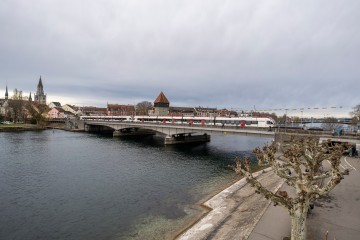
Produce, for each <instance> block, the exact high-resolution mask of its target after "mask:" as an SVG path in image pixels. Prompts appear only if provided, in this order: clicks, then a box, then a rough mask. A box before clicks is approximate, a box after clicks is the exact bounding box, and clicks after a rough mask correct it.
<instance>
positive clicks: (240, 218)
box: [175, 168, 283, 240]
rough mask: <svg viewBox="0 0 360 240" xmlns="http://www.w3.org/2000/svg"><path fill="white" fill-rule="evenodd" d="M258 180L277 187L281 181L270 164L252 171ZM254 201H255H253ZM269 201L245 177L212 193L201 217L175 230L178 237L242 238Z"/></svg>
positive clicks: (251, 228) (275, 188)
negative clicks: (177, 231) (191, 223)
mask: <svg viewBox="0 0 360 240" xmlns="http://www.w3.org/2000/svg"><path fill="white" fill-rule="evenodd" d="M254 175H255V176H257V177H258V178H259V181H260V182H261V183H263V184H264V186H266V187H268V188H269V189H271V190H273V191H277V190H278V189H279V188H280V187H281V186H282V185H283V181H282V180H281V179H280V178H279V177H278V176H276V175H275V174H274V173H273V171H272V170H271V168H267V169H265V170H264V171H258V172H257V173H255V174H254ZM254 203H256V204H254ZM269 204H270V201H268V200H266V199H265V198H263V197H262V196H260V195H259V194H255V191H254V189H253V188H252V187H251V186H249V184H247V181H246V179H245V178H243V179H241V180H239V181H238V182H236V183H235V184H233V185H231V186H230V187H228V188H226V189H225V190H223V191H222V192H220V193H219V194H217V195H215V196H214V197H212V198H211V199H209V200H208V201H206V202H205V203H204V204H203V206H204V207H206V208H207V209H208V212H207V213H206V214H204V217H202V218H201V219H199V220H198V221H197V222H195V223H194V224H193V225H192V226H190V227H189V228H188V229H186V230H184V231H183V232H182V233H180V234H178V235H177V236H176V237H175V238H176V239H179V240H190V239H209V238H212V239H225V240H226V239H229V240H230V239H246V238H248V237H249V235H250V233H251V232H252V230H253V229H254V227H255V226H256V224H257V223H258V221H259V220H260V218H261V217H262V215H263V214H264V212H265V210H266V209H267V207H268V206H269Z"/></svg>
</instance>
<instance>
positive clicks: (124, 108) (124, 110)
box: [107, 104, 136, 116]
mask: <svg viewBox="0 0 360 240" xmlns="http://www.w3.org/2000/svg"><path fill="white" fill-rule="evenodd" d="M135 114H136V113H135V106H134V105H121V104H108V105H107V115H108V116H134V115H135Z"/></svg>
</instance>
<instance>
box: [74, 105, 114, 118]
mask: <svg viewBox="0 0 360 240" xmlns="http://www.w3.org/2000/svg"><path fill="white" fill-rule="evenodd" d="M80 110H81V112H82V114H83V115H85V116H106V115H107V109H106V108H98V107H93V106H85V107H82V108H81V109H80Z"/></svg>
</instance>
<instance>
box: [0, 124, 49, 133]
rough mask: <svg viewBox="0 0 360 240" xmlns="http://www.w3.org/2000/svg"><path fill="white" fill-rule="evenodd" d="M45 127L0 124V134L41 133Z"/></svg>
mask: <svg viewBox="0 0 360 240" xmlns="http://www.w3.org/2000/svg"><path fill="white" fill-rule="evenodd" d="M45 129H46V127H40V126H37V125H32V124H1V125H0V132H21V131H41V130H45Z"/></svg>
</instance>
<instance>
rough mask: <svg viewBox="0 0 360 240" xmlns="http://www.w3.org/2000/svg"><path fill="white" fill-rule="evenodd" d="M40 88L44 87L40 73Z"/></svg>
mask: <svg viewBox="0 0 360 240" xmlns="http://www.w3.org/2000/svg"><path fill="white" fill-rule="evenodd" d="M37 87H38V88H43V84H42V81H41V75H40V79H39V83H38V86H37Z"/></svg>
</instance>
